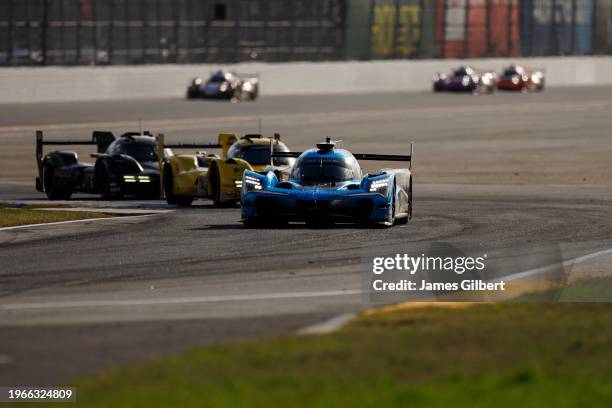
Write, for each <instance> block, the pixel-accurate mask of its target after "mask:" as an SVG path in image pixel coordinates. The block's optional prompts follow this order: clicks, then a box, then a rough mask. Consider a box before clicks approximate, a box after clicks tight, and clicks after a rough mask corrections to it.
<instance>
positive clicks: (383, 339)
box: [20, 303, 612, 407]
mask: <svg viewBox="0 0 612 408" xmlns="http://www.w3.org/2000/svg"><path fill="white" fill-rule="evenodd" d="M611 362H612V304H607V303H590V304H588V303H559V304H542V303H498V304H476V305H473V306H470V307H466V308H440V307H422V308H409V309H403V310H402V309H400V310H397V311H392V312H386V313H378V314H374V315H368V316H363V317H361V318H359V319H357V320H356V321H355V322H353V323H351V324H350V325H349V326H347V327H346V328H344V329H342V330H340V331H338V332H336V333H333V334H330V335H324V336H307V337H298V336H287V337H279V338H271V339H260V340H252V341H242V342H235V343H230V344H225V345H220V346H216V347H202V348H197V349H193V350H190V351H187V352H184V353H181V354H176V355H172V356H169V357H165V358H161V359H158V360H155V361H151V362H149V363H147V364H144V365H140V366H135V367H131V368H123V369H118V370H115V371H110V372H106V373H104V374H103V375H100V376H98V377H96V378H93V379H89V380H78V381H76V382H75V383H74V384H73V385H75V386H76V387H77V388H78V391H77V398H78V402H79V404H78V405H82V406H87V407H110V406H122V407H143V406H145V407H170V406H176V407H190V406H212V407H235V406H249V407H271V406H308V407H311V406H315V407H316V406H321V407H323V406H325V407H327V406H372V407H374V406H376V407H378V406H415V407H421V406H423V407H464V406H470V407H491V406H496V407H497V406H501V407H516V406H521V407H543V406H555V407H576V406H588V407H609V406H610V401H612V363H611ZM20 406H21V405H20ZM36 406H39V405H36Z"/></svg>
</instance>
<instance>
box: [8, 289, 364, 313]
mask: <svg viewBox="0 0 612 408" xmlns="http://www.w3.org/2000/svg"><path fill="white" fill-rule="evenodd" d="M359 294H361V289H347V290H328V291H321V292H286V293H261V294H248V295H218V296H193V297H182V298H166V299H125V300H83V301H78V300H77V301H66V302H40V303H12V304H11V303H8V304H4V305H2V304H0V311H9V310H28V309H42V308H56V309H61V308H73V307H107V306H151V305H181V304H189V303H216V302H237V301H245V300H274V299H299V298H314V297H325V296H344V295H359Z"/></svg>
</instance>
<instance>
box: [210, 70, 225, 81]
mask: <svg viewBox="0 0 612 408" xmlns="http://www.w3.org/2000/svg"><path fill="white" fill-rule="evenodd" d="M225 79H226V77H225V74H224V73H223V72H216V73H214V74H213V75H212V76H211V77H210V82H224V81H225Z"/></svg>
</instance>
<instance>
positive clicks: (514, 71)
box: [504, 67, 519, 76]
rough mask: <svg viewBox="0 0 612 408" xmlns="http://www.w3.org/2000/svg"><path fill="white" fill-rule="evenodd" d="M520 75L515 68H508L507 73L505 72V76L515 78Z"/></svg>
mask: <svg viewBox="0 0 612 408" xmlns="http://www.w3.org/2000/svg"><path fill="white" fill-rule="evenodd" d="M518 74H519V72H518V70H517V69H516V68H515V67H510V68H507V69H506V71H504V76H513V75H518Z"/></svg>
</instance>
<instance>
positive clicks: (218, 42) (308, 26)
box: [0, 0, 612, 66]
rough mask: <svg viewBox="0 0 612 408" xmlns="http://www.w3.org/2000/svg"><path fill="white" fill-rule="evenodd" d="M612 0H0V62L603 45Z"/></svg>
mask: <svg viewBox="0 0 612 408" xmlns="http://www.w3.org/2000/svg"><path fill="white" fill-rule="evenodd" d="M611 3H612V0H0V66H21V65H107V64H115V65H125V64H164V63H236V62H244V61H250V62H290V61H338V60H377V59H418V58H482V57H485V58H486V57H507V56H554V55H592V54H610V53H612V4H611Z"/></svg>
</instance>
